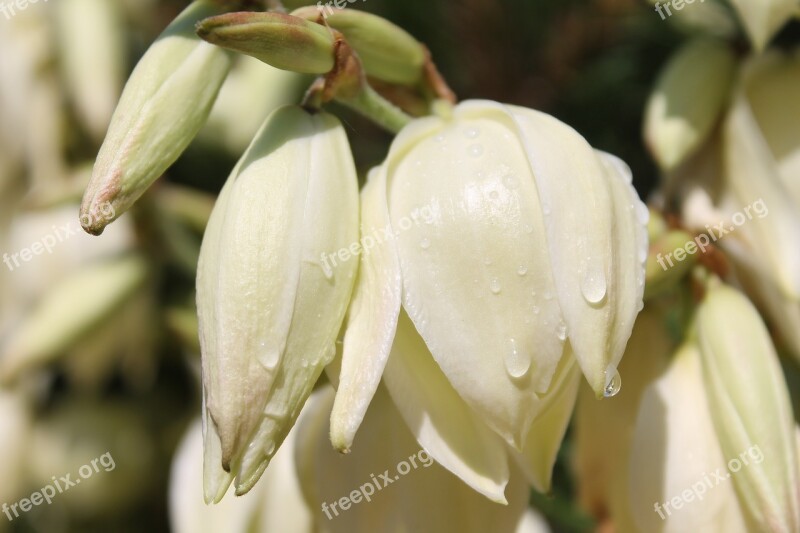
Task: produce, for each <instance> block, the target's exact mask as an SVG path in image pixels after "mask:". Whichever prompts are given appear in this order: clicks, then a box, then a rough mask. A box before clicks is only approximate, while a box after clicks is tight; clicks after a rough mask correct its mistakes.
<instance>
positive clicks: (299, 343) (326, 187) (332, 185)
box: [236, 113, 358, 494]
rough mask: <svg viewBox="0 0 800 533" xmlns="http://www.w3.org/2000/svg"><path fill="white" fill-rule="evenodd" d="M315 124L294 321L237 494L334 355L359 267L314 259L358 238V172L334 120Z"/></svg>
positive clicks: (322, 118)
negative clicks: (336, 265) (329, 266)
mask: <svg viewBox="0 0 800 533" xmlns="http://www.w3.org/2000/svg"><path fill="white" fill-rule="evenodd" d="M312 121H313V123H314V130H315V135H314V136H313V137H312V138H310V142H309V147H308V148H309V156H308V157H310V160H311V161H310V166H309V173H310V174H309V183H308V196H307V198H306V200H305V210H304V215H303V221H302V225H301V226H300V227H298V228H295V238H296V239H298V240H299V241H300V242H301V243H302V250H301V257H302V258H303V259H302V263H301V267H300V279H299V282H298V289H297V295H296V299H295V302H294V309H293V312H292V322H291V326H290V329H289V336H288V338H287V340H286V349H285V351H284V353H283V356H282V358H281V363H280V365H279V367H278V369H277V374H276V377H275V385H274V386H273V387H272V389H271V390H270V392H269V394H268V396H267V398H266V404H265V406H264V410H263V417H262V419H261V425H260V426H259V428H258V430H257V432H256V433H255V434H254V435H253V436H252V437H251V438H250V443H249V445H248V446H247V450H246V452H245V453H244V456H243V457H242V460H241V461H242V462H241V466H240V469H239V473H238V475H237V478H236V491H237V494H243V493H245V492H247V491H248V490H250V489H251V488H252V487H253V485H255V483H256V482H257V481H258V479H259V478H260V477H261V474H262V473H263V472H264V469H266V468H267V465H268V464H269V461H270V459H271V458H272V455H273V454H274V453H275V452H276V451H277V449H278V448H279V447H280V445H281V443H282V442H283V439H284V438H285V436H286V435H287V434H288V432H289V430H290V429H291V428H292V426H293V425H294V422H295V420H296V419H297V416H298V415H299V414H300V409H302V407H303V405H304V404H305V402H306V399H307V398H308V396H309V394H311V391H312V389H313V387H314V385H315V384H316V382H317V379H318V378H319V376H320V374H321V373H322V371H323V369H324V368H325V366H326V365H328V363H330V362H331V360H332V359H333V356H334V354H335V352H336V349H335V342H336V338H337V337H338V335H339V330H340V328H341V325H342V321H343V319H344V314H345V311H346V310H347V306H348V304H349V303H350V296H351V294H352V291H353V282H354V280H355V275H356V268H357V266H358V265H357V263H356V262H355V261H350V262H347V263H343V264H341V265H339V267H338V268H336V269H335V270H334V269H330V268H327V267H326V265H325V264H324V261H323V262H322V263H320V260H319V258H320V257H324V256H325V254H326V253H328V252H330V251H331V250H337V249H339V248H344V247H347V246H349V245H350V243H352V242H356V241H357V240H358V177H357V175H356V169H355V165H354V163H353V158H352V155H351V154H350V146H349V144H348V141H347V135H346V133H345V131H344V128H343V127H342V125H341V123H340V122H339V120H338V119H336V118H335V117H334V116H333V115H329V114H327V113H318V114H316V115H314V116H313V117H312Z"/></svg>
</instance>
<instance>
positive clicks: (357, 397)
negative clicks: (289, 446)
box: [331, 168, 401, 451]
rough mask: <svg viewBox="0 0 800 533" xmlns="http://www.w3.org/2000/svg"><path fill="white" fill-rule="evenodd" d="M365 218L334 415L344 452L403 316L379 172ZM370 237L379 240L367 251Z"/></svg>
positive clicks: (334, 433)
mask: <svg viewBox="0 0 800 533" xmlns="http://www.w3.org/2000/svg"><path fill="white" fill-rule="evenodd" d="M361 217H362V221H361V225H362V235H363V236H364V237H363V238H362V242H363V243H364V250H363V254H362V255H361V264H360V267H359V273H358V278H357V280H356V286H355V291H354V294H353V301H352V303H351V305H350V310H349V318H348V320H347V331H346V333H345V337H344V347H343V353H342V360H341V362H342V367H341V371H340V374H339V386H338V389H337V393H336V400H335V402H334V404H333V410H332V412H331V442H332V443H333V446H334V448H336V449H338V450H340V451H348V450H349V449H350V447H351V446H352V444H353V439H354V438H355V435H356V432H357V431H358V428H359V426H360V425H361V422H362V420H363V419H364V415H365V413H366V412H367V407H368V406H369V403H370V401H371V400H372V396H373V395H374V394H375V390H376V389H377V388H378V384H379V383H380V380H381V376H382V375H383V370H384V368H385V367H386V360H387V359H388V358H389V352H390V350H391V348H392V341H393V339H394V335H395V331H396V329H397V317H398V315H399V313H400V290H401V279H400V266H399V260H398V258H397V250H396V247H395V242H394V235H393V233H392V230H391V225H390V223H389V213H388V211H387V207H386V175H385V173H384V171H383V170H382V169H380V168H379V169H374V170H373V171H372V172H371V173H370V177H369V181H368V182H367V184H366V186H365V187H364V189H363V191H362V192H361ZM367 236H369V237H370V238H372V239H373V240H374V241H376V242H374V243H373V247H371V248H370V249H369V250H367V249H366V237H367ZM378 239H380V240H378ZM350 261H351V262H355V259H351V260H350Z"/></svg>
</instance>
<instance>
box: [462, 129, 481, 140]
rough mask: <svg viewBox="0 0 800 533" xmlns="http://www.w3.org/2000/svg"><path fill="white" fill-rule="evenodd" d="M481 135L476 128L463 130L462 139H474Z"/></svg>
mask: <svg viewBox="0 0 800 533" xmlns="http://www.w3.org/2000/svg"><path fill="white" fill-rule="evenodd" d="M480 134H481V130H479V129H478V128H467V129H465V130H464V137H466V138H467V139H476V138H477V137H478V135H480Z"/></svg>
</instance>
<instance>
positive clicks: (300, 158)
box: [197, 107, 358, 501]
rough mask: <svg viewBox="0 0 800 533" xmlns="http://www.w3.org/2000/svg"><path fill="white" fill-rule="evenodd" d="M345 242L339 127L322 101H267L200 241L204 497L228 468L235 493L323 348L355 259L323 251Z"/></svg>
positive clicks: (351, 232) (351, 209)
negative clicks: (311, 106) (309, 108)
mask: <svg viewBox="0 0 800 533" xmlns="http://www.w3.org/2000/svg"><path fill="white" fill-rule="evenodd" d="M355 245H358V192H357V177H356V173H355V167H354V164H353V159H352V156H351V154H350V151H349V146H348V143H347V137H346V135H345V132H344V129H343V128H342V126H341V124H340V123H339V121H338V120H336V119H335V118H334V117H333V116H331V115H328V114H325V113H318V114H315V115H311V114H309V113H307V112H306V111H304V110H303V109H301V108H299V107H284V108H281V109H279V110H277V111H275V112H274V113H273V114H272V115H271V116H270V117H269V118H268V119H267V121H266V123H265V124H264V126H263V127H262V129H261V131H260V132H259V133H258V134H257V135H256V138H255V139H254V140H253V143H252V144H251V145H250V147H249V148H248V150H247V152H245V154H244V155H243V156H242V159H241V160H240V161H239V163H238V165H237V166H236V168H235V169H234V171H233V173H232V174H231V176H230V178H229V179H228V181H227V183H226V184H225V186H224V188H223V190H222V192H221V193H220V196H219V199H218V200H217V204H216V206H215V207H214V211H213V213H212V215H211V219H210V220H209V223H208V227H207V229H206V234H205V237H204V239H203V246H202V250H201V253H200V262H199V265H198V274H197V308H198V315H199V319H200V341H201V346H202V355H203V390H204V399H205V416H206V420H205V426H204V427H205V443H206V444H205V447H206V467H205V469H206V482H205V484H206V500H207V501H219V499H221V498H222V496H223V495H224V494H225V492H226V490H227V488H228V485H229V484H230V481H231V479H230V476H233V475H236V476H237V479H236V491H237V494H243V493H246V492H247V491H248V490H250V489H251V488H252V487H253V485H254V484H255V483H256V481H258V479H259V477H260V476H261V474H262V473H263V472H264V469H265V468H266V467H267V464H268V463H269V461H270V459H271V458H272V456H273V455H274V453H275V451H276V450H277V449H278V447H279V446H280V445H281V443H282V442H283V439H284V438H285V437H286V434H287V433H288V431H289V429H290V428H291V426H292V425H293V424H294V421H295V419H296V418H297V416H298V414H299V412H300V408H301V407H302V406H303V403H304V402H305V400H306V398H307V397H308V395H309V394H310V393H311V390H312V388H313V386H314V384H315V383H316V381H317V378H318V377H319V376H320V374H321V373H322V370H323V369H324V367H325V366H326V365H327V364H328V363H330V361H331V359H332V358H333V356H334V353H335V340H336V338H337V336H338V333H339V329H340V327H341V323H342V320H343V318H344V314H345V310H346V308H347V305H348V303H349V301H350V294H351V292H352V288H353V282H354V277H355V272H356V267H357V262H356V261H355V260H351V261H346V262H344V263H336V262H333V264H332V265H331V264H330V262H331V261H332V259H331V258H332V257H339V258H340V257H341V256H342V254H337V251H339V250H352V249H353V247H354V246H355ZM320 257H321V258H322V259H323V260H322V262H321V263H320V262H319V260H318V259H317V258H320ZM334 260H335V259H334Z"/></svg>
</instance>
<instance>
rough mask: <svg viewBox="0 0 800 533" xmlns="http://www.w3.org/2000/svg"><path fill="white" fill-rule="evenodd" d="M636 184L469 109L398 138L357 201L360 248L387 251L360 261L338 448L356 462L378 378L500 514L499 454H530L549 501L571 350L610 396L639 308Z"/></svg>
mask: <svg viewBox="0 0 800 533" xmlns="http://www.w3.org/2000/svg"><path fill="white" fill-rule="evenodd" d="M630 179H631V176H630V171H629V170H628V169H627V167H626V166H625V164H624V163H622V162H621V161H620V160H618V159H616V158H614V157H613V156H610V155H607V154H602V153H598V152H595V151H594V150H592V148H591V147H590V146H589V145H588V144H587V142H586V141H585V140H584V139H583V138H582V137H581V136H580V135H578V134H577V133H576V132H575V131H574V130H572V129H571V128H569V127H568V126H566V125H564V124H563V123H561V122H559V121H557V120H556V119H554V118H552V117H550V116H548V115H545V114H543V113H539V112H536V111H532V110H528V109H523V108H518V107H512V106H504V105H501V104H497V103H493V102H488V101H471V102H465V103H462V104H461V105H459V106H458V107H456V108H455V110H454V112H453V116H452V117H450V118H439V117H432V118H424V119H420V120H417V121H415V122H414V123H412V124H411V125H410V126H408V127H407V128H406V129H404V130H403V131H402V132H401V133H400V135H399V136H398V138H397V139H396V140H395V142H394V144H393V145H392V148H391V151H390V154H389V157H388V159H387V161H386V162H385V163H384V164H383V165H382V166H380V167H378V168H376V169H374V170H373V171H372V172H371V174H370V177H369V181H368V183H367V185H366V187H365V189H364V190H363V192H362V218H363V235H364V236H365V237H366V236H371V235H376V236H378V235H379V236H382V237H383V239H384V242H383V243H382V244H380V245H378V246H375V247H374V248H373V249H371V251H370V253H369V254H368V255H366V254H365V255H364V256H363V257H362V264H361V271H360V275H359V282H358V283H357V288H356V292H355V296H354V301H353V304H352V307H351V309H350V320H349V323H348V328H347V332H346V335H345V339H344V353H343V360H342V374H341V383H340V387H339V390H338V394H337V398H336V403H335V405H334V410H333V414H332V426H331V438H332V440H333V443H334V446H335V447H337V448H339V449H348V448H350V446H351V444H352V442H353V438H354V436H355V433H356V431H357V429H358V426H359V424H360V422H361V420H362V418H363V416H364V413H365V412H366V409H367V405H368V404H369V401H370V399H371V396H372V394H373V393H374V391H375V390H376V388H377V386H378V383H379V381H380V379H381V377H382V376H383V375H384V368H385V369H386V374H385V377H386V382H387V386H388V388H389V390H390V392H391V393H392V396H393V397H394V399H395V402H396V403H397V405H398V408H399V409H400V412H401V413H402V414H403V416H404V418H405V419H406V421H407V423H408V424H409V426H411V428H412V430H413V431H414V432H415V434H416V436H417V438H418V439H420V442H422V443H423V445H424V446H425V447H426V449H427V450H429V451H430V453H431V454H432V455H433V456H434V458H436V460H437V461H439V462H440V463H442V464H443V465H445V466H446V467H447V468H449V469H451V470H453V471H454V472H456V473H457V474H458V475H459V476H460V477H462V478H463V479H465V481H467V482H468V483H470V485H472V486H473V487H475V488H476V489H477V490H479V491H481V492H483V493H484V494H486V495H488V496H489V497H491V498H494V499H496V500H498V501H502V487H503V486H504V485H505V483H506V481H507V479H508V473H507V470H505V468H506V466H505V461H504V458H503V456H504V453H503V449H502V448H503V447H502V446H501V445H500V444H499V443H502V442H503V441H505V442H506V443H508V444H510V447H511V448H513V449H515V450H517V451H521V452H522V453H523V455H527V456H528V457H529V458H530V457H533V456H536V457H537V459H536V460H530V459H529V460H528V464H529V466H530V468H528V469H527V470H528V472H527V473H528V475H529V478H531V481H533V482H535V481H536V480H537V479H538V482H539V483H538V484H539V485H542V486H546V485H547V483H549V475H550V472H549V467H551V466H552V461H551V457H550V454H551V453H552V454H554V449H557V448H558V443H560V439H561V436H562V435H563V428H564V426H565V425H566V420H568V418H569V415H570V412H571V406H572V402H574V389H573V390H572V392H571V393H570V392H569V390H570V389H571V388H572V387H573V386H574V384H575V381H574V380H572V379H571V369H572V366H573V352H574V356H575V359H576V360H577V363H578V365H579V366H580V368H581V369H582V370H583V372H584V374H585V375H586V377H587V379H588V381H589V384H590V385H591V387H592V389H593V390H594V391H595V394H597V395H599V396H602V395H603V394H604V391H605V390H606V389H607V388H614V387H615V385H616V383H615V382H614V379H615V375H616V367H617V364H618V363H619V360H620V358H621V357H622V353H623V351H624V349H625V343H626V342H627V340H628V337H629V335H630V332H631V328H632V326H633V322H634V319H635V317H636V315H637V313H638V312H639V310H640V309H641V305H642V292H643V281H644V279H643V278H644V261H645V259H646V251H647V234H646V230H645V223H646V221H647V216H648V212H647V209H646V208H645V206H644V205H643V204H642V203H641V202H640V201H639V199H638V197H637V196H636V195H635V192H634V191H633V188H632V186H631V184H630ZM426 212H427V213H428V214H429V215H430V216H427V217H426V216H425V215H424V213H426ZM420 214H423V215H422V216H420ZM401 300H402V302H403V305H402V308H403V309H404V311H403V312H401ZM403 313H407V315H408V319H407V318H405V316H404V314H403ZM398 320H399V325H398ZM396 332H397V339H396V338H395V334H396ZM417 332H419V336H420V337H421V338H418V339H417V340H409V339H413V337H414V336H415V335H417ZM393 343H394V345H395V346H394V348H392V345H393ZM403 343H411V345H410V346H409V347H408V348H404V344H403ZM428 351H430V353H431V354H432V355H431V357H430V358H428V356H427V352H428ZM390 352H391V354H392V355H391V357H390ZM412 358H413V359H412ZM387 361H388V362H389V364H388V365H387ZM416 369H425V370H419V371H417V370H416ZM421 390H424V391H425V392H424V393H422V392H417V391H421ZM404 391H405V392H404ZM411 391H414V392H413V393H412V392H411ZM565 391H567V392H565ZM462 404H463V405H462ZM551 404H552V405H555V406H558V407H554V408H553V409H552V410H551V409H546V408H545V407H546V406H548V405H551ZM446 406H452V408H453V409H456V406H458V407H457V408H458V409H459V411H458V412H459V413H460V414H459V415H457V416H456V415H454V414H452V413H451V412H450V411H449V410H448V407H446ZM545 413H557V414H551V415H550V416H551V417H552V420H551V419H550V418H548V416H545ZM537 424H542V425H544V426H546V427H537ZM534 428H536V431H534ZM529 433H530V434H534V435H536V438H532V439H529V438H528V435H529ZM465 434H470V435H472V437H470V438H465V437H464V435H465ZM498 436H499V438H498ZM459 440H460V441H462V442H458V441H459ZM437 441H438V442H437ZM467 441H468V442H472V441H474V442H476V443H478V442H480V443H483V444H480V445H479V444H475V445H471V446H470V445H466V444H464V442H467ZM493 441H494V442H495V444H492V442H493ZM551 441H552V442H551ZM531 447H533V448H534V449H530V448H531ZM544 449H547V450H549V451H548V452H546V453H545V452H543V451H542V450H544ZM537 453H538V454H539V455H536V454H537ZM547 463H549V465H548V464H547ZM544 465H547V466H544Z"/></svg>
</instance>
